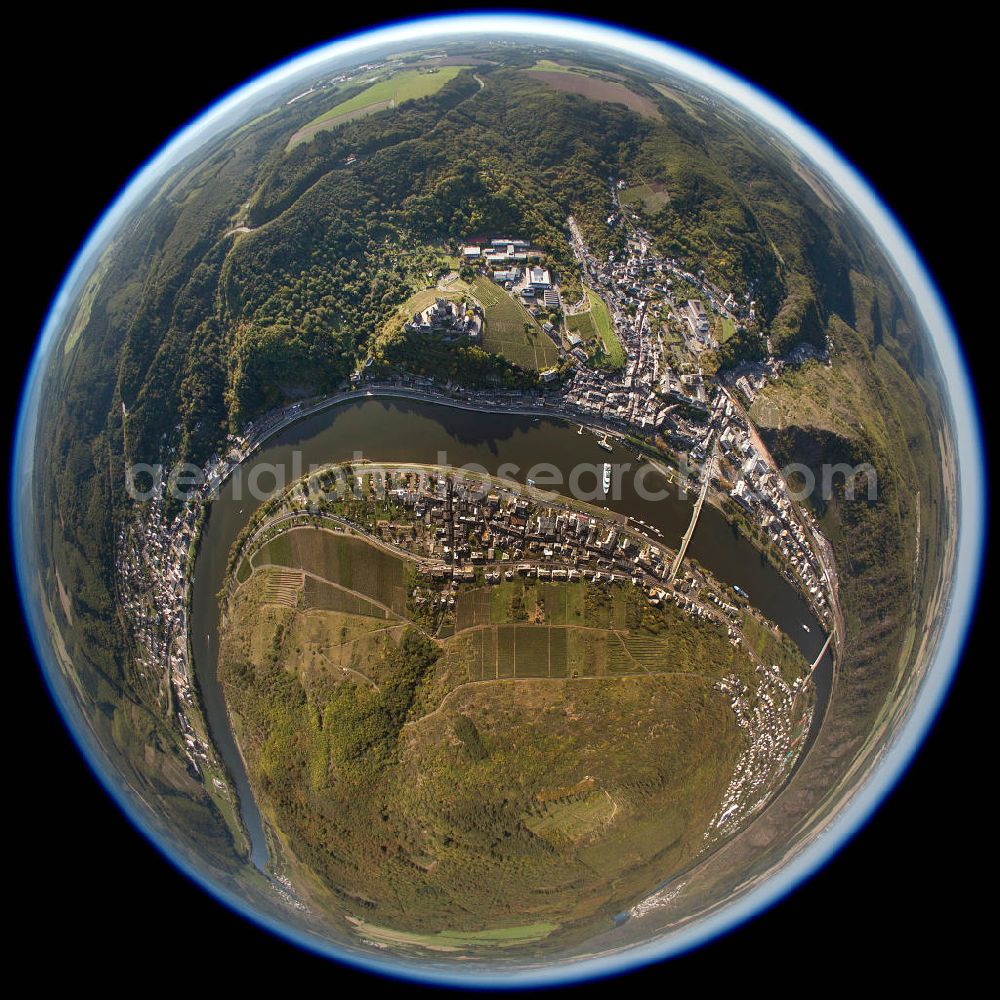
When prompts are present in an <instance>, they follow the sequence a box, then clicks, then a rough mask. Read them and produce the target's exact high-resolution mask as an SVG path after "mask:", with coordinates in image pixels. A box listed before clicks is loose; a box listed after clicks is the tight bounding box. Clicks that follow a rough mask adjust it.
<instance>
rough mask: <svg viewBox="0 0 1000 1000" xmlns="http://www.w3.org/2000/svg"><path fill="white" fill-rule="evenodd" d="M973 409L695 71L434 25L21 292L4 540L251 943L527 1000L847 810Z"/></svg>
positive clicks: (934, 702) (925, 581)
mask: <svg viewBox="0 0 1000 1000" xmlns="http://www.w3.org/2000/svg"><path fill="white" fill-rule="evenodd" d="M980 459H981V455H980V441H979V429H978V417H977V413H976V409H975V405H974V401H973V398H972V395H971V391H970V387H969V383H968V378H967V374H966V372H965V369H964V364H963V361H962V357H961V352H960V348H959V346H958V343H957V340H956V337H955V334H954V331H953V330H952V328H951V325H950V322H949V319H948V317H947V315H946V312H945V310H944V307H943V305H942V303H941V301H940V299H939V296H938V294H937V292H936V290H935V288H934V286H933V283H932V282H931V280H930V278H929V277H928V275H927V274H926V272H925V270H924V267H923V265H922V263H921V261H920V259H919V257H918V255H917V253H916V251H915V250H914V249H913V247H912V246H911V245H910V243H909V241H908V240H907V238H906V236H905V234H904V233H903V232H902V230H901V229H900V227H899V225H898V224H897V223H896V222H895V221H894V219H893V218H892V217H891V216H890V215H889V213H888V212H887V211H886V209H885V208H884V206H883V205H882V204H881V203H880V202H879V201H878V199H877V198H876V196H875V195H874V194H873V193H872V191H871V190H870V188H869V187H868V186H867V185H866V183H865V182H864V180H863V179H862V178H861V177H860V176H859V175H858V174H857V173H856V172H855V171H854V170H853V169H852V168H851V167H850V166H849V165H848V164H846V163H845V162H844V161H843V160H842V159H841V158H840V157H839V156H838V155H837V154H836V152H835V151H834V150H832V149H831V148H830V147H829V145H828V144H827V143H826V142H825V141H824V140H823V139H822V138H821V137H820V136H819V135H817V134H816V133H815V132H813V131H812V130H811V129H809V128H808V127H807V126H806V125H804V124H803V123H802V122H801V121H799V120H798V119H797V118H795V117H794V115H793V114H792V113H791V112H789V111H788V110H787V109H785V108H784V107H782V106H780V105H778V104H776V103H775V102H774V101H773V100H772V99H770V98H768V97H767V96H766V95H764V94H763V93H761V92H760V91H758V90H756V89H754V88H753V87H752V86H750V85H749V84H747V83H746V82H744V81H742V80H740V79H738V78H736V77H734V76H733V75H731V74H729V73H727V72H726V71H725V70H723V69H721V68H719V67H718V66H715V65H712V64H711V63H709V62H706V61H705V60H703V59H701V58H698V57H696V56H694V55H692V54H690V53H688V52H686V51H682V50H679V49H677V48H674V47H671V46H669V45H667V44H665V43H663V42H660V41H657V40H655V39H652V38H649V37H645V36H641V35H637V34H633V33H630V32H627V31H624V30H621V29H618V28H612V27H608V26H604V25H598V24H594V23H590V22H585V21H581V20H574V19H568V18H562V17H547V16H541V15H525V14H517V15H516V16H513V15H491V14H477V15H462V16H450V17H439V18H430V19H425V20H418V21H413V22H408V23H404V24H396V25H391V26H388V27H383V28H378V29H376V30H372V31H370V32H367V33H364V34H359V35H355V36H353V37H350V38H347V39H344V40H341V41H337V42H334V43H333V44H329V45H326V46H323V47H320V48H317V49H315V50H313V51H310V52H307V53H305V54H304V55H302V56H299V57H297V58H295V59H292V60H291V61H290V62H288V63H285V64H283V65H281V66H279V67H278V68H277V69H275V70H273V71H270V72H268V73H266V74H264V75H263V76H260V77H258V78H257V79H255V80H253V81H251V82H250V83H248V84H247V85H246V86H244V87H242V88H241V89H239V90H237V91H235V92H233V93H232V94H230V95H228V96H226V97H225V98H223V99H222V100H221V101H220V102H219V103H218V104H216V105H215V106H213V107H212V108H210V109H209V110H208V111H207V112H206V113H205V114H204V115H203V116H202V117H200V118H199V119H197V120H196V121H195V122H194V123H193V124H192V125H190V126H189V127H188V128H186V129H185V130H183V131H182V132H180V133H179V134H178V135H176V136H174V137H173V138H172V139H171V140H170V141H169V142H168V143H167V144H166V145H165V146H164V148H163V150H162V151H161V152H160V153H159V154H157V156H156V157H154V158H153V160H151V161H150V162H149V163H148V164H147V165H146V166H145V167H143V168H142V169H141V170H140V171H139V172H138V173H137V174H136V175H135V177H134V179H133V180H132V181H131V183H130V184H129V185H128V186H127V188H126V189H125V190H124V191H123V193H122V194H121V196H120V197H119V199H118V200H117V201H116V202H115V203H114V205H112V207H111V208H110V209H109V210H108V212H107V214H106V215H105V216H104V217H103V218H102V219H101V221H100V223H99V224H98V226H97V227H96V228H95V230H94V232H93V233H92V234H91V236H90V237H89V239H88V241H87V243H86V245H85V246H84V248H83V250H82V251H81V253H80V255H79V257H78V259H77V260H76V262H75V263H74V265H73V267H72V269H71V270H70V272H69V274H68V275H67V276H66V278H65V281H64V284H63V286H62V288H61V290H60V292H59V294H58V296H57V299H56V301H55V302H54V304H53V306H52V309H51V313H50V315H49V318H48V321H47V323H46V326H45V328H44V330H43V332H42V335H41V339H40V342H39V344H38V347H37V351H36V355H35V358H34V362H33V365H32V368H31V371H30V375H29V379H28V382H27V385H26V387H25V390H24V397H23V401H22V408H21V414H20V422H19V427H18V433H17V439H16V448H15V455H14V468H13V477H12V482H13V484H14V486H13V496H12V500H13V505H12V509H13V532H14V538H15V543H16V551H17V568H18V575H19V581H20V587H21V593H22V597H23V602H24V607H25V612H26V615H27V618H28V621H29V624H30V628H31V632H32V635H33V638H34V642H35V645H36V648H37V651H38V656H39V660H40V662H41V664H42V666H43V669H44V672H45V675H46V678H47V681H48V683H49V686H50V688H51V691H52V694H53V697H54V698H55V700H56V702H57V703H58V705H59V708H60V710H61V712H62V714H63V717H64V718H65V720H66V723H67V725H68V726H69V728H70V730H71V731H72V732H73V734H74V736H75V737H76V739H77V741H78V742H79V745H80V747H81V749H82V750H83V752H84V754H85V756H86V757H87V759H88V761H89V762H90V764H91V766H92V768H93V769H94V771H95V773H96V774H97V776H98V777H99V778H100V780H101V781H102V783H103V784H104V786H105V787H106V788H107V790H108V791H109V792H110V793H111V794H112V795H113V796H114V798H115V799H116V800H117V801H118V802H119V804H120V805H121V806H122V808H123V810H124V811H125V812H126V814H127V815H128V816H129V817H130V818H131V819H132V820H133V822H134V823H135V824H136V825H137V826H138V827H139V828H140V829H142V830H143V831H144V832H145V833H146V835H148V837H149V838H150V839H151V840H152V841H153V842H155V843H156V844H157V845H158V846H159V847H160V848H161V849H162V850H163V852H164V853H165V854H166V855H167V856H168V857H169V858H170V859H171V860H172V861H174V862H175V863H176V864H177V865H178V866H179V867H180V868H181V869H182V870H183V871H185V872H186V873H187V874H188V875H190V876H191V877H193V878H194V879H196V880H197V881H198V882H199V883H201V884H202V885H203V886H204V887H205V888H206V889H208V890H209V891H210V892H212V893H214V894H215V895H217V896H218V897H219V898H221V899H223V900H225V901H226V902H227V903H229V904H230V905H231V906H232V907H233V908H235V909H236V910H238V911H239V912H240V913H242V914H244V915H246V916H248V917H250V918H252V919H254V920H256V921H258V922H259V923H261V924H263V925H264V926H266V927H268V928H270V929H271V930H273V931H274V932H276V933H278V934H281V935H284V936H285V937H287V938H289V939H291V940H292V941H294V942H296V943H298V944H301V945H304V946H307V947H309V948H312V949H315V950H316V951H319V952H321V953H324V954H326V955H329V956H332V957H335V958H337V959H340V960H343V961H347V962H351V963H355V964H357V965H360V966H363V967H366V968H368V969H371V970H375V971H378V972H382V973H388V974H393V975H402V976H407V977H412V978H417V979H422V980H430V981H437V982H442V983H458V984H479V985H506V986H517V985H531V984H539V983H546V982H550V983H551V982H560V981H570V980H575V979H581V978H585V977H590V976H595V975H601V974H607V973H610V972H615V971H620V970H623V969H626V968H630V967H633V966H636V965H638V964H640V963H643V962H647V961H651V960H655V959H659V958H663V957H665V956H669V955H672V954H676V953H678V952H679V951H682V950H684V949H686V948H689V947H691V946H692V945H694V944H697V943H700V942H704V941H706V940H708V939H709V938H711V937H713V936H715V935H717V934H719V933H720V932H722V931H724V930H726V929H728V928H731V927H733V926H735V925H736V924H738V923H739V922H741V921H743V920H744V919H746V918H747V917H749V916H751V915H752V914H754V913H756V912H759V911H760V910H761V909H762V908H764V907H765V906H767V905H768V904H769V903H771V902H773V901H774V900H775V899H777V898H779V897H780V896H782V895H783V894H784V893H786V892H787V891H788V890H789V889H790V888H791V887H793V886H794V885H795V884H797V883H798V882H799V881H800V880H802V879H803V878H804V877H805V876H807V875H808V874H809V873H810V872H812V871H814V870H815V869H816V868H817V867H818V866H819V865H820V864H822V863H823V862H824V861H825V860H826V859H827V858H828V857H829V856H830V854H831V853H832V852H833V851H834V850H836V849H837V847H838V846H839V845H841V844H842V843H843V842H844V840H845V839H846V838H847V837H848V836H850V835H851V834H852V833H853V832H854V831H856V830H857V829H858V827H859V826H860V825H861V824H862V823H863V822H864V821H865V819H866V818H867V817H868V815H869V814H870V813H871V811H872V809H873V808H874V807H875V805H876V804H877V803H878V802H879V800H880V799H881V798H882V797H883V796H884V795H885V794H886V793H887V791H888V790H889V789H890V788H891V786H892V785H893V783H894V782H895V781H896V779H897V778H898V777H899V774H900V773H901V771H902V769H903V768H904V767H905V766H906V764H907V762H908V761H909V759H910V758H911V756H912V754H913V753H914V751H915V749H916V747H917V745H918V744H919V742H920V740H921V738H922V737H923V735H924V733H925V732H926V729H927V727H928V726H929V724H930V721H931V719H932V718H933V715H934V713H935V711H936V709H937V707H938V705H939V704H940V701H941V699H942V697H943V695H944V693H945V691H946V689H947V686H948V683H949V680H950V678H951V675H952V673H953V670H954V667H955V664H956V661H957V658H958V656H959V653H960V650H961V645H962V641H963V638H964V634H965V630H966V627H967V624H968V620H969V617H970V614H971V610H972V607H973V602H974V598H975V589H976V585H977V581H978V573H979V559H980V555H979V554H980V547H981V542H982V535H983V487H982V482H981V464H980Z"/></svg>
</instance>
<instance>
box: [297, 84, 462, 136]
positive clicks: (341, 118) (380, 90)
mask: <svg viewBox="0 0 1000 1000" xmlns="http://www.w3.org/2000/svg"><path fill="white" fill-rule="evenodd" d="M468 68H469V67H468V66H441V67H439V68H437V69H435V70H433V71H432V72H428V71H426V70H420V69H408V70H403V71H402V72H400V73H394V74H393V75H392V76H388V77H386V78H385V79H384V80H379V81H378V82H376V83H373V84H372V85H371V86H370V87H367V88H366V89H365V90H362V91H361V93H360V94H355V95H354V96H353V97H351V98H349V99H348V100H346V101H341V102H340V103H339V104H335V105H334V106H333V107H332V108H330V109H329V110H328V111H324V112H323V114H321V115H319V116H318V117H317V118H314V119H313V120H312V121H311V122H309V123H308V124H307V125H303V126H302V128H300V129H299V130H298V131H297V132H296V133H295V134H294V135H293V136H292V138H291V139H289V141H288V148H289V149H291V147H292V146H295V145H297V144H298V143H300V142H308V141H309V140H310V139H311V138H312V137H313V136H314V135H315V134H316V133H317V132H322V131H324V130H326V129H331V128H336V127H337V126H338V125H342V124H343V123H344V122H348V121H352V120H353V119H355V118H359V117H361V116H363V115H370V114H373V113H374V112H376V111H383V110H385V109H386V108H395V107H397V106H398V105H400V104H402V103H403V102H404V101H415V100H417V99H418V98H420V97H430V95H431V94H436V93H437V92H438V91H439V90H440V89H441V88H442V87H443V86H444V85H445V84H446V83H448V82H449V81H450V80H454V79H455V77H456V76H458V74H459V73H461V72H462V70H463V69H468Z"/></svg>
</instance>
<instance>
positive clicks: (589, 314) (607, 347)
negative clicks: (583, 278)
mask: <svg viewBox="0 0 1000 1000" xmlns="http://www.w3.org/2000/svg"><path fill="white" fill-rule="evenodd" d="M584 291H585V292H586V293H587V302H588V303H589V304H590V308H589V309H588V310H587V311H586V312H582V313H574V314H573V315H572V316H567V317H566V326H567V328H568V329H569V330H571V331H573V332H574V333H578V334H579V335H580V336H581V337H582V338H583V340H584V341H585V342H586V341H589V340H594V339H595V338H597V339H599V340H600V342H601V350H602V352H603V354H602V358H603V364H604V365H605V366H606V367H608V368H624V367H625V348H624V347H622V343H621V341H620V340H619V339H618V334H616V333H615V328H614V324H613V323H612V322H611V313H610V312H608V307H607V305H606V303H605V302H604V299H602V298H601V296H600V295H598V294H597V292H595V291H593V289H590V288H586V289H584Z"/></svg>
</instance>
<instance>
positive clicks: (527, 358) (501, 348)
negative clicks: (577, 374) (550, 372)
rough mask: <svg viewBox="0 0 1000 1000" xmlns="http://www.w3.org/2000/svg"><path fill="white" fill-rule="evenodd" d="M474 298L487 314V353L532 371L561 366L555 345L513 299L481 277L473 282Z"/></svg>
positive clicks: (485, 342)
mask: <svg viewBox="0 0 1000 1000" xmlns="http://www.w3.org/2000/svg"><path fill="white" fill-rule="evenodd" d="M472 294H473V296H474V297H475V298H476V299H477V300H478V301H479V302H480V303H481V304H482V306H483V308H484V309H485V310H486V327H485V329H484V331H483V347H484V348H485V349H486V350H488V351H492V352H493V353H494V354H502V355H503V356H504V357H505V358H507V360H508V361H512V362H513V363H514V364H515V365H520V367H522V368H527V369H530V370H533V371H541V370H542V369H544V368H551V367H552V366H553V365H555V364H556V363H557V362H558V360H559V349H558V348H557V347H556V345H555V343H554V342H553V341H552V340H550V339H549V338H548V336H546V334H545V333H544V332H543V331H542V328H541V327H540V326H539V325H538V323H537V321H536V320H535V318H534V317H533V316H532V315H531V313H529V312H528V310H527V309H525V308H524V306H523V305H521V303H520V302H518V301H517V300H516V299H515V298H514V297H513V296H511V295H509V294H508V293H507V292H505V291H504V290H503V289H502V288H500V286H499V285H496V284H495V283H494V282H492V281H490V280H489V279H488V278H484V277H482V276H481V275H477V276H476V278H475V280H474V281H473V282H472Z"/></svg>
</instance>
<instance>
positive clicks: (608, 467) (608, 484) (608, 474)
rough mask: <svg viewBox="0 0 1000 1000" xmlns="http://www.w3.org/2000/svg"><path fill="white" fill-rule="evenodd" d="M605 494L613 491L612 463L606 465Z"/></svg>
mask: <svg viewBox="0 0 1000 1000" xmlns="http://www.w3.org/2000/svg"><path fill="white" fill-rule="evenodd" d="M603 485H604V492H605V493H607V492H608V490H609V489H611V463H610V462H605V463H604V483H603Z"/></svg>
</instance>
